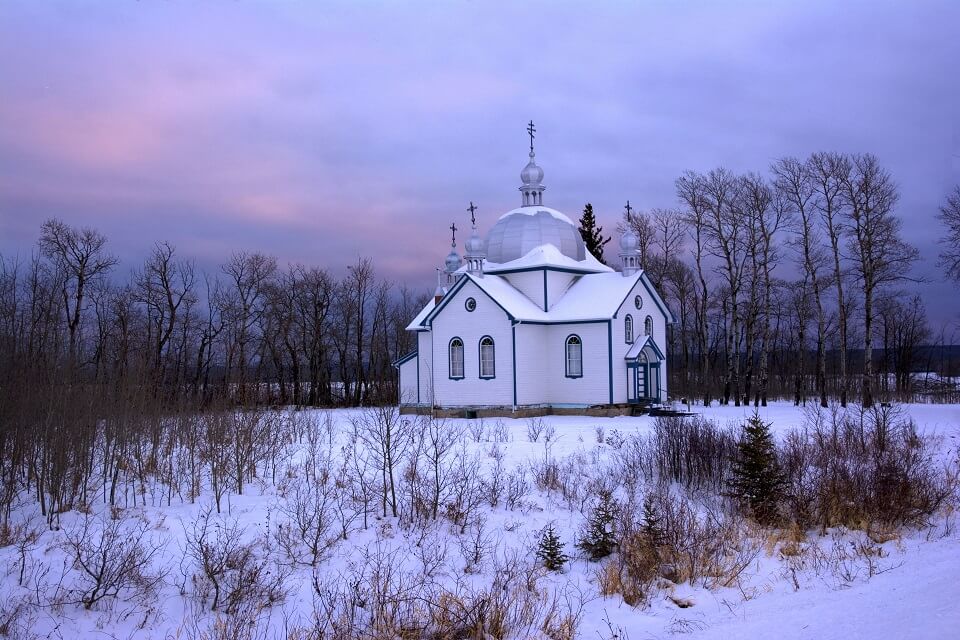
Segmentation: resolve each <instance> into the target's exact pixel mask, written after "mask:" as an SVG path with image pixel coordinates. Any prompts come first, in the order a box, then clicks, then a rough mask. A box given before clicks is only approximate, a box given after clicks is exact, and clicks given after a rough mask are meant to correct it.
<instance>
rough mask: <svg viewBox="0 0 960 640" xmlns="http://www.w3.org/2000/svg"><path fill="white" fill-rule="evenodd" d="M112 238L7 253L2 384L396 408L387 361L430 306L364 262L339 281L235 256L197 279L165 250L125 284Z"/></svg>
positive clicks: (0, 274)
mask: <svg viewBox="0 0 960 640" xmlns="http://www.w3.org/2000/svg"><path fill="white" fill-rule="evenodd" d="M117 271H118V260H117V258H116V257H115V256H114V255H113V254H112V253H111V252H110V250H109V246H108V242H107V238H106V237H105V236H104V235H103V234H101V233H100V232H98V231H96V230H94V229H88V228H74V227H71V226H68V225H67V224H65V223H63V222H61V221H59V220H49V221H47V222H45V223H43V225H42V227H41V230H40V238H39V241H38V243H37V246H36V250H35V251H34V252H33V253H32V255H31V256H30V257H29V258H28V259H19V258H16V257H13V258H3V257H2V256H0V346H2V348H0V385H2V389H3V391H4V393H5V394H17V393H20V391H21V390H22V389H23V388H24V387H26V386H27V385H34V386H40V387H49V386H53V385H73V386H77V385H82V386H83V387H84V388H85V389H87V390H88V391H89V392H93V390H94V389H108V390H109V389H113V390H116V389H120V388H125V389H134V388H143V389H149V390H150V391H151V393H153V394H155V395H156V396H158V397H161V398H166V399H168V400H191V401H192V400H195V401H197V402H199V403H209V402H211V401H215V400H219V399H229V400H230V401H235V402H238V403H242V404H247V403H254V402H261V403H262V402H275V403H281V404H295V405H314V406H315V405H323V406H338V405H358V404H362V403H366V404H370V403H373V404H378V403H384V402H395V401H396V384H395V373H394V371H393V368H392V364H391V363H392V361H393V360H394V359H396V358H397V357H398V355H400V354H402V353H404V352H405V351H407V350H409V348H410V347H411V340H410V337H409V336H408V335H407V332H406V331H404V327H405V326H406V324H407V323H408V322H409V321H410V318H412V317H413V315H414V314H415V313H416V312H417V311H419V309H420V307H421V306H422V304H423V303H424V302H425V301H426V298H427V296H426V294H422V295H420V294H418V293H415V292H413V291H410V290H409V289H407V288H406V287H405V286H400V287H395V286H394V284H393V283H392V282H390V281H388V280H386V279H384V278H381V277H379V276H378V274H377V273H376V271H375V269H374V265H373V262H372V261H371V260H369V259H365V258H361V259H359V260H358V261H357V263H356V264H354V265H351V266H350V267H349V268H348V269H347V271H346V273H345V274H344V275H343V276H342V277H336V276H334V275H333V274H331V273H330V272H329V271H326V270H324V269H321V268H317V267H307V266H304V265H299V264H293V265H289V266H288V267H286V268H285V269H284V268H281V267H279V266H278V264H277V260H276V258H274V257H272V256H268V255H265V254H262V253H255V252H236V253H234V254H232V255H231V256H230V257H229V258H228V259H227V261H226V262H224V263H223V264H222V265H220V268H219V270H218V271H216V272H213V273H209V272H203V271H200V270H199V269H198V268H197V267H196V264H195V262H194V261H193V260H191V259H189V258H186V257H183V256H181V255H180V254H178V252H177V251H176V249H175V248H174V247H173V246H172V245H171V244H169V243H167V242H159V243H157V244H156V245H155V246H154V247H153V249H152V251H151V252H150V254H149V256H147V258H146V259H145V260H144V262H143V264H141V265H140V266H139V267H137V268H136V269H135V270H133V272H132V273H131V274H130V275H129V276H128V277H126V278H122V277H120V275H119V274H118V273H117Z"/></svg>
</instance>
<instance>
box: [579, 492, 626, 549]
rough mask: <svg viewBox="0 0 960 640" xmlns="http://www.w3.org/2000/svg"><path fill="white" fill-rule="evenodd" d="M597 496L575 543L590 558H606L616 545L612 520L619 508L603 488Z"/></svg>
mask: <svg viewBox="0 0 960 640" xmlns="http://www.w3.org/2000/svg"><path fill="white" fill-rule="evenodd" d="M599 498H600V499H599V500H598V501H597V504H596V505H595V506H594V507H593V510H592V511H591V513H590V517H589V518H588V519H587V526H586V529H585V530H584V531H583V533H582V535H581V536H580V541H579V542H578V543H577V547H579V548H580V549H582V550H583V551H584V552H586V554H587V556H588V557H589V558H590V559H591V560H600V559H601V558H606V557H607V556H609V555H610V554H611V553H613V550H614V549H615V548H616V546H617V541H616V537H615V535H614V521H615V520H616V517H617V511H618V510H619V508H618V505H617V501H616V500H614V499H613V496H612V495H611V493H610V492H609V491H607V490H605V489H604V490H601V491H600V496H599Z"/></svg>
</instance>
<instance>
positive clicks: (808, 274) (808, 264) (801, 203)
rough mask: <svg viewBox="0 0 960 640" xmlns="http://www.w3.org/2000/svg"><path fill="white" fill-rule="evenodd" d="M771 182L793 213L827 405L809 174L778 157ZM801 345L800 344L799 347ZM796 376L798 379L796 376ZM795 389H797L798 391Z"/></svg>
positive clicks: (819, 254)
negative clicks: (809, 299)
mask: <svg viewBox="0 0 960 640" xmlns="http://www.w3.org/2000/svg"><path fill="white" fill-rule="evenodd" d="M772 171H773V175H774V185H775V187H776V189H777V190H778V191H779V193H780V194H781V198H782V199H783V201H784V202H785V203H786V204H787V205H788V206H789V207H790V209H791V210H792V212H793V214H794V215H795V217H796V218H795V219H796V224H795V225H793V226H792V230H793V232H794V233H795V234H796V236H797V238H796V242H795V243H794V244H795V246H796V247H797V251H798V254H799V256H800V262H801V264H802V266H803V272H804V278H805V280H807V281H809V283H810V291H809V294H810V295H809V297H810V298H811V299H812V302H813V305H814V308H815V309H816V319H817V364H816V367H817V373H816V388H817V394H818V395H819V396H820V406H821V407H826V406H827V350H826V344H825V337H826V323H827V312H826V309H825V308H824V304H823V297H822V295H821V289H822V287H823V282H822V280H823V278H822V275H821V271H822V269H823V268H824V262H825V260H826V256H825V255H824V252H823V250H822V248H821V247H822V239H821V237H820V234H819V231H818V229H819V225H818V224H817V221H816V219H815V218H814V215H815V202H814V198H815V192H814V189H815V187H814V184H813V176H812V174H811V172H810V168H809V166H808V165H807V164H805V163H803V162H800V161H799V160H797V159H796V158H781V159H780V160H777V161H776V162H775V163H774V164H773V167H772ZM802 348H803V346H801V349H802ZM798 379H799V378H798ZM798 391H799V390H798Z"/></svg>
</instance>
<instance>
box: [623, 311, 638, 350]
mask: <svg viewBox="0 0 960 640" xmlns="http://www.w3.org/2000/svg"><path fill="white" fill-rule="evenodd" d="M628 321H629V322H630V334H629V335H628V334H627V322H628ZM628 338H629V339H628ZM635 339H636V327H635V326H634V325H633V315H632V314H629V313H628V314H627V315H625V316H623V341H624V342H625V343H627V344H633V341H634V340H635Z"/></svg>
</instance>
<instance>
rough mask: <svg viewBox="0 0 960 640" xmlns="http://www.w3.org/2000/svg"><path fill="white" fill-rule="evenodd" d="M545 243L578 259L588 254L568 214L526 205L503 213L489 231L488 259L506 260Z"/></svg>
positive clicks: (500, 262) (515, 258) (520, 256)
mask: <svg viewBox="0 0 960 640" xmlns="http://www.w3.org/2000/svg"><path fill="white" fill-rule="evenodd" d="M545 244H550V245H553V246H554V247H556V248H557V249H558V250H559V251H560V253H562V254H563V255H565V256H567V257H568V258H571V259H573V260H576V261H578V262H579V261H582V260H584V259H585V258H586V253H587V250H586V247H585V246H584V244H583V238H581V237H580V231H579V230H578V229H577V227H576V226H575V225H574V224H573V222H572V221H571V220H570V218H568V217H567V216H565V215H563V214H562V213H560V212H559V211H557V210H556V209H551V208H549V207H544V206H526V207H520V208H519V209H514V210H513V211H510V212H508V213H506V214H504V215H503V216H502V217H501V218H500V219H499V220H498V221H497V224H495V225H494V226H493V228H492V229H491V230H490V233H488V234H487V260H488V261H489V262H493V263H496V264H504V263H506V262H511V261H513V260H517V259H518V258H522V257H523V256H525V255H527V254H528V253H530V251H532V250H533V249H536V248H537V247H539V246H541V245H545Z"/></svg>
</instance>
